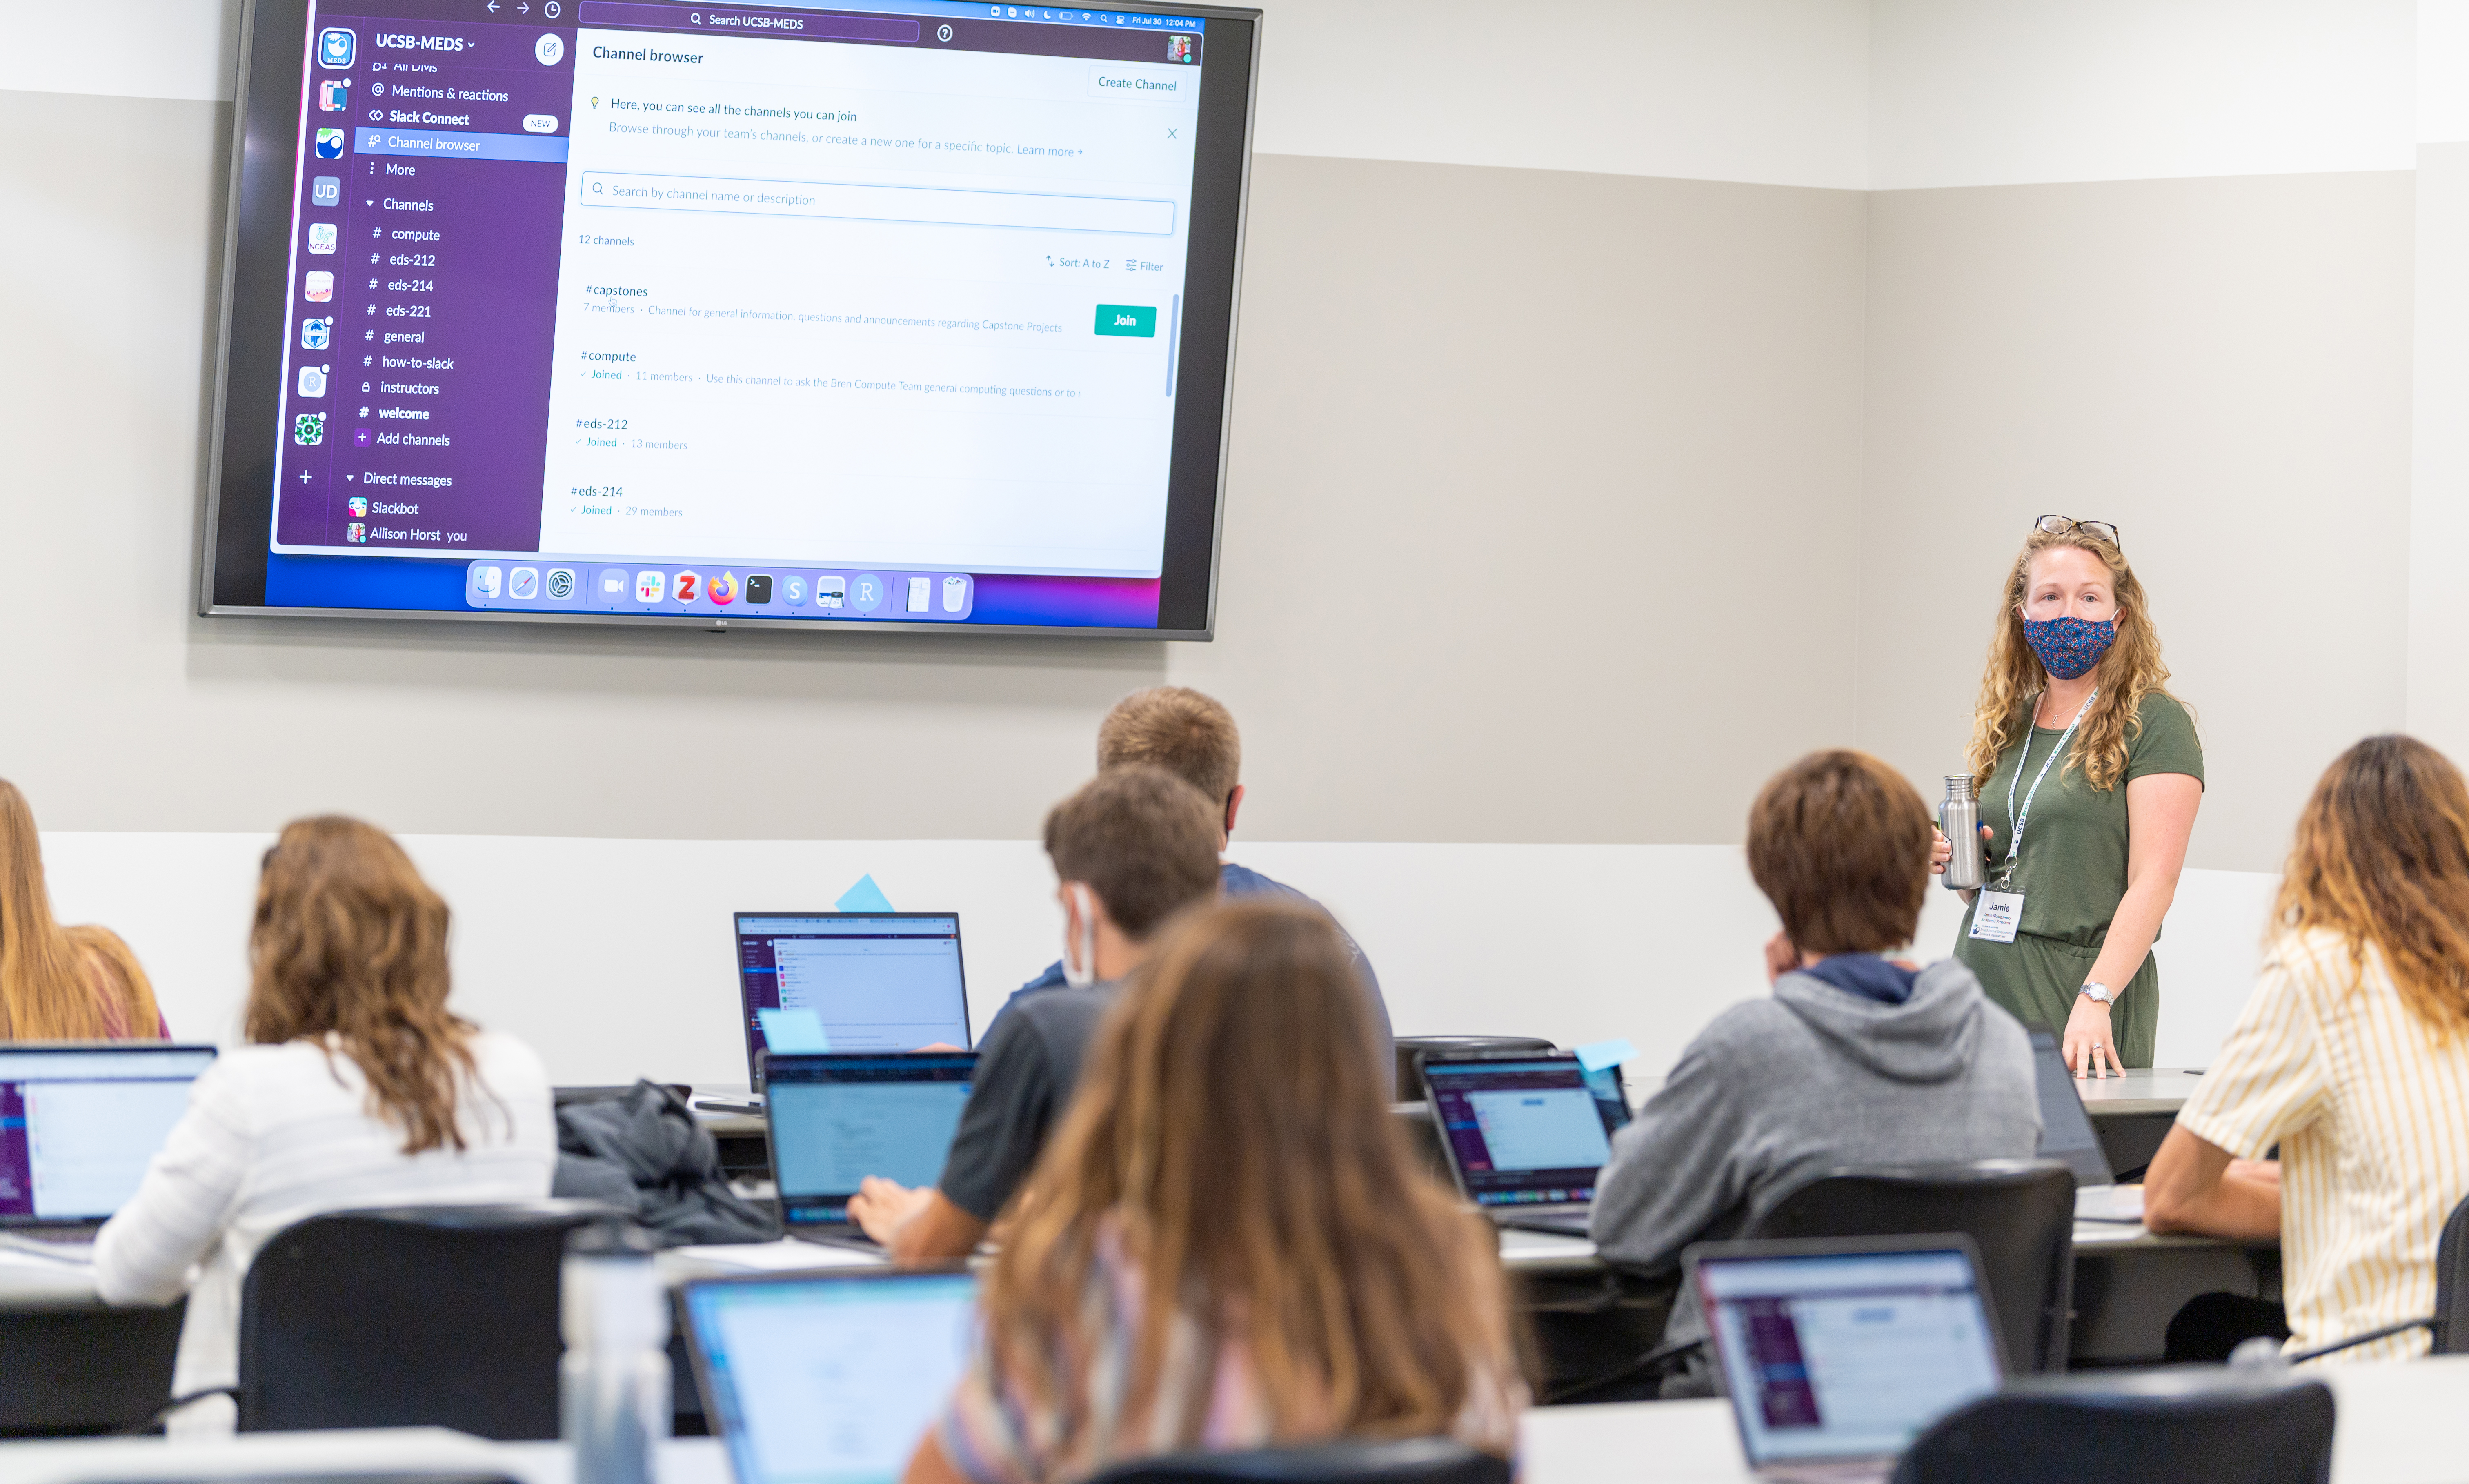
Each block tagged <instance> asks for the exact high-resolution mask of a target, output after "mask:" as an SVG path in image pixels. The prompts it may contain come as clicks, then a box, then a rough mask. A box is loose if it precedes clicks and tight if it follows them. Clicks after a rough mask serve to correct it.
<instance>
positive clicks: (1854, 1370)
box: [1682, 1236, 2005, 1471]
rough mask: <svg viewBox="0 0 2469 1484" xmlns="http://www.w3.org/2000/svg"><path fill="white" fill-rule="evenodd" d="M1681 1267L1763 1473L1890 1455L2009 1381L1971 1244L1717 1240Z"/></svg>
mask: <svg viewBox="0 0 2469 1484" xmlns="http://www.w3.org/2000/svg"><path fill="white" fill-rule="evenodd" d="M1682 1259H1683V1262H1684V1264H1686V1266H1687V1267H1688V1270H1689V1281H1690V1283H1692V1284H1693V1285H1695V1286H1696V1290H1697V1296H1698V1300H1699V1302H1700V1303H1701V1304H1702V1305H1703V1307H1704V1311H1705V1314H1706V1328H1707V1332H1708V1333H1709V1335H1710V1336H1711V1338H1712V1341H1713V1344H1714V1348H1715V1354H1716V1359H1717V1362H1718V1364H1719V1366H1720V1368H1721V1371H1722V1376H1723V1380H1724V1386H1725V1389H1726V1390H1727V1391H1728V1392H1729V1394H1730V1396H1731V1399H1732V1411H1733V1414H1734V1417H1735V1419H1736V1420H1737V1421H1738V1423H1739V1425H1740V1429H1741V1443H1742V1448H1743V1449H1745V1450H1746V1451H1747V1453H1748V1456H1749V1462H1750V1464H1751V1466H1752V1467H1755V1468H1757V1469H1759V1470H1760V1471H1765V1470H1767V1469H1769V1468H1772V1467H1774V1466H1777V1465H1790V1464H1801V1463H1809V1464H1813V1463H1822V1462H1846V1463H1850V1462H1858V1461H1860V1460H1865V1459H1880V1460H1883V1459H1891V1458H1892V1457H1893V1456H1894V1455H1895V1454H1897V1453H1899V1452H1901V1451H1902V1450H1903V1449H1904V1448H1905V1447H1906V1446H1908V1445H1909V1444H1910V1442H1911V1441H1912V1439H1913V1438H1915V1437H1917V1436H1919V1435H1920V1432H1921V1429H1922V1428H1924V1427H1926V1426H1928V1425H1929V1424H1930V1423H1932V1422H1935V1421H1936V1420H1937V1419H1938V1418H1940V1417H1942V1416H1944V1415H1946V1414H1947V1413H1948V1412H1950V1411H1952V1410H1953V1409H1954V1408H1956V1407H1958V1406H1961V1405H1962V1404H1963V1403H1967V1402H1970V1401H1972V1400H1973V1398H1975V1397H1980V1396H1985V1395H1987V1394H1988V1393H1990V1392H1993V1391H1996V1389H1997V1387H1998V1385H1999V1384H2000V1382H2001V1380H2003V1378H2004V1374H2005V1366H2004V1363H2003V1359H2002V1357H2001V1356H2000V1354H1999V1351H1998V1339H1997V1327H1996V1324H1995V1323H1994V1322H1993V1321H1992V1319H1991V1318H1990V1315H1989V1311H1988V1307H1987V1304H1986V1302H1985V1299H1984V1297H1983V1294H1982V1291H1981V1287H1980V1280H1979V1276H1978V1274H1979V1267H1978V1264H1977V1262H1976V1260H1975V1257H1974V1254H1973V1247H1972V1243H1971V1242H1970V1241H1969V1240H1967V1239H1965V1238H1963V1237H1960V1236H1950V1237H1891V1238H1867V1239H1860V1238H1847V1239H1841V1240H1816V1241H1743V1242H1718V1243H1706V1244H1702V1245H1699V1246H1695V1247H1692V1248H1690V1249H1689V1250H1688V1251H1687V1252H1686V1253H1684V1254H1683V1255H1682Z"/></svg>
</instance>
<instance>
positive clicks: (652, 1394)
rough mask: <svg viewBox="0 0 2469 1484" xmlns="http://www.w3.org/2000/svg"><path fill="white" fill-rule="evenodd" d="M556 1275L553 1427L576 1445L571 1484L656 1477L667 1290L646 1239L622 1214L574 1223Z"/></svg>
mask: <svg viewBox="0 0 2469 1484" xmlns="http://www.w3.org/2000/svg"><path fill="white" fill-rule="evenodd" d="M559 1279H560V1281H559V1296H558V1299H559V1303H558V1309H559V1312H558V1324H559V1328H560V1330H562V1331H563V1332H564V1333H565V1360H564V1361H563V1363H562V1364H561V1367H560V1370H559V1393H558V1404H559V1411H560V1414H561V1416H560V1424H561V1425H560V1427H559V1431H560V1432H561V1433H562V1434H563V1435H564V1437H565V1441H566V1442H568V1443H570V1444H572V1445H573V1447H574V1480H575V1484H652V1451H653V1448H654V1446H655V1444H656V1442H657V1441H658V1439H661V1438H665V1437H667V1436H668V1435H669V1410H670V1405H671V1401H672V1399H671V1396H670V1391H669V1386H670V1380H669V1305H668V1293H667V1291H666V1290H665V1289H664V1288H663V1287H662V1286H661V1284H660V1280H659V1276H658V1274H657V1273H656V1272H654V1271H653V1268H652V1239H651V1238H650V1237H649V1236H648V1235H646V1234H645V1233H644V1231H643V1229H642V1228H641V1227H638V1226H636V1225H635V1224H634V1223H632V1222H627V1221H604V1222H598V1223H595V1224H593V1225H590V1226H586V1227H579V1228H577V1229H576V1230H575V1231H574V1232H573V1233H572V1234H571V1235H569V1236H568V1237H567V1238H566V1240H565V1264H564V1266H563V1268H562V1269H561V1270H560V1275H559Z"/></svg>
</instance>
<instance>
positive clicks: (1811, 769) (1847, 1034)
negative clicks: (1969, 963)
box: [1593, 752, 2041, 1396]
mask: <svg viewBox="0 0 2469 1484" xmlns="http://www.w3.org/2000/svg"><path fill="white" fill-rule="evenodd" d="M1932 845H1933V840H1932V837H1931V825H1930V823H1929V816H1928V809H1927V806H1926V805H1924V804H1923V803H1922V802H1921V799H1920V796H1919V795H1918V794H1917V793H1915V792H1913V790H1912V786H1911V784H1909V783H1907V782H1905V781H1904V777H1903V776H1902V775H1901V774H1898V773H1897V772H1895V771H1894V770H1893V769H1892V768H1889V767H1887V766H1886V765H1885V764H1884V763H1882V762H1881V761H1879V760H1878V759H1877V758H1875V757H1871V756H1869V755H1868V754H1865V753H1855V752H1826V753H1812V754H1810V755H1809V756H1807V757H1804V758H1802V759H1801V760H1800V761H1798V762H1796V763H1794V764H1792V765H1791V766H1790V767H1788V768H1787V769H1785V770H1784V771H1783V772H1782V773H1780V774H1778V775H1776V776H1775V777H1774V778H1773V779H1772V780H1771V781H1769V782H1768V783H1767V784H1766V786H1765V790H1764V791H1763V792H1761V793H1760V794H1759V795H1758V800H1757V803H1756V804H1755V805H1754V806H1752V807H1751V809H1750V810H1749V840H1748V855H1749V874H1750V875H1751V876H1752V877H1754V878H1755V879H1756V881H1757V884H1758V889H1759V890H1760V891H1762V892H1764V893H1765V894H1766V899H1767V900H1768V901H1770V902H1772V903H1773V904H1774V908H1775V912H1776V913H1777V915H1778V916H1781V917H1782V918H1783V932H1782V933H1780V934H1778V935H1777V936H1776V937H1775V939H1773V940H1772V941H1771V942H1769V943H1767V944H1766V976H1767V978H1768V979H1769V980H1770V981H1771V982H1772V983H1773V985H1774V994H1773V997H1772V998H1770V999H1765V1000H1751V1001H1749V1002H1747V1003H1745V1004H1742V1005H1735V1006H1733V1007H1732V1008H1731V1009H1727V1010H1725V1011H1724V1012H1723V1013H1722V1014H1720V1015H1718V1016H1716V1017H1715V1023H1714V1024H1713V1025H1710V1026H1708V1027H1707V1028H1706V1030H1705V1031H1704V1032H1702V1033H1700V1034H1699V1035H1698V1037H1697V1038H1696V1040H1695V1041H1692V1042H1691V1043H1690V1044H1689V1049H1688V1050H1687V1051H1685V1052H1683V1053H1681V1055H1680V1062H1679V1064H1678V1065H1677V1066H1675V1067H1673V1069H1672V1076H1671V1078H1669V1079H1668V1080H1667V1081H1666V1082H1665V1083H1664V1085H1663V1088H1662V1090H1661V1091H1659V1092H1657V1093H1656V1094H1655V1095H1654V1096H1653V1097H1651V1098H1650V1099H1648V1100H1647V1102H1646V1105H1645V1107H1643V1108H1642V1109H1640V1110H1639V1112H1638V1116H1637V1119H1636V1121H1635V1122H1633V1123H1631V1124H1630V1125H1628V1126H1627V1128H1624V1129H1622V1130H1621V1131H1620V1133H1619V1135H1618V1136H1617V1137H1615V1138H1614V1139H1613V1140H1612V1155H1611V1162H1610V1163H1609V1164H1607V1165H1606V1166H1604V1172H1603V1176H1602V1178H1601V1179H1600V1180H1599V1181H1598V1182H1597V1184H1596V1190H1595V1206H1594V1219H1593V1236H1594V1239H1595V1243H1596V1245H1597V1246H1598V1247H1599V1248H1600V1249H1601V1250H1602V1252H1603V1255H1604V1258H1606V1259H1607V1260H1609V1261H1611V1262H1614V1263H1618V1264H1622V1265H1624V1266H1627V1267H1635V1268H1643V1269H1650V1270H1651V1269H1657V1268H1669V1267H1671V1266H1672V1265H1673V1264H1674V1263H1676V1262H1677V1261H1678V1259H1679V1256H1680V1250H1681V1249H1682V1248H1683V1247H1686V1246H1688V1245H1689V1244H1690V1243H1692V1242H1696V1241H1720V1240H1722V1239H1724V1238H1728V1237H1732V1236H1736V1235H1738V1234H1739V1233H1740V1231H1741V1230H1742V1228H1743V1227H1744V1226H1745V1225H1747V1223H1748V1219H1749V1217H1750V1215H1751V1214H1752V1213H1753V1212H1756V1211H1760V1210H1763V1209H1765V1207H1766V1206H1768V1205H1771V1204H1772V1203H1773V1202H1774V1201H1775V1200H1776V1199H1777V1198H1778V1197H1780V1196H1782V1195H1783V1194H1786V1193H1787V1192H1788V1191H1789V1190H1791V1189H1792V1188H1793V1187H1794V1186H1797V1185H1800V1184H1802V1183H1803V1182H1805V1181H1807V1180H1808V1179H1810V1178H1811V1176H1813V1175H1815V1174H1817V1173H1818V1172H1819V1171H1823V1170H1826V1169H1828V1168H1830V1167H1833V1166H1837V1165H1900V1164H1936V1163H1944V1162H1950V1161H1959V1160H1973V1159H1999V1158H2027V1157H2029V1156H2030V1155H2031V1154H2032V1153H2033V1151H2034V1150H2035V1149H2036V1148H2038V1146H2039V1143H2040V1136H2041V1114H2040V1106H2039V1103H2038V1101H2037V1098H2036V1095H2035V1092H2034V1086H2033V1072H2032V1046H2031V1041H2030V1039H2029V1038H2028V1037H2027V1035H2026V1034H2025V1032H2024V1030H2023V1028H2022V1026H2021V1025H2020V1024H2019V1023H2018V1022H2017V1021H2016V1020H2015V1018H2014V1017H2013V1016H2011V1015H2009V1014H2007V1013H2006V1012H2005V1011H2004V1010H2002V1009H1998V1008H1997V1007H1996V1006H1995V1005H1992V1004H1991V1003H1990V1002H1989V1000H1988V998H1987V997H1986V996H1985V995H1983V994H1982V993H1981V990H1980V983H1979V981H1978V980H1976V979H1974V978H1973V975H1972V970H1970V969H1968V968H1966V967H1964V966H1963V965H1962V964H1961V963H1960V962H1956V961H1955V960H1952V959H1945V960H1941V961H1939V962H1936V963H1933V964H1931V965H1929V966H1928V967H1927V968H1926V969H1923V968H1916V967H1914V966H1913V965H1912V964H1911V963H1909V962H1904V961H1901V960H1896V959H1889V958H1887V957H1885V955H1886V954H1887V953H1889V952H1891V951H1893V950H1895V949H1897V948H1900V947H1903V946H1904V945H1905V944H1907V943H1909V942H1910V941H1911V940H1912V936H1913V934H1914V933H1915V932H1916V931H1917V930H1918V928H1919V925H1920V915H1921V906H1922V904H1923V902H1924V901H1926V900H1927V894H1928V890H1929V881H1930V876H1929V852H1930V848H1931V846H1932ZM1705 1333H1706V1332H1705V1322H1704V1319H1703V1317H1702V1315H1700V1313H1699V1312H1698V1308H1697V1302H1696V1295H1695V1294H1694V1293H1691V1292H1688V1291H1685V1290H1684V1291H1683V1292H1682V1294H1681V1295H1680V1299H1679V1301H1678V1303H1677V1304H1676V1305H1675V1307H1674V1308H1673V1315H1672V1319H1671V1322H1670V1324H1669V1325H1667V1326H1666V1328H1665V1331H1664V1338H1665V1340H1666V1341H1667V1342H1668V1341H1673V1340H1684V1339H1696V1338H1701V1337H1703V1335H1704V1334H1705ZM1709 1380H1710V1378H1709V1376H1708V1373H1707V1372H1706V1370H1705V1368H1704V1366H1703V1364H1702V1363H1694V1364H1693V1365H1692V1366H1691V1368H1690V1372H1689V1374H1687V1375H1685V1376H1682V1377H1675V1378H1673V1381H1672V1382H1670V1383H1667V1384H1666V1386H1665V1388H1664V1394H1665V1395H1666V1396H1672V1395H1690V1394H1699V1395H1702V1394H1705V1393H1706V1392H1707V1391H1708V1390H1709V1389H1710V1387H1709Z"/></svg>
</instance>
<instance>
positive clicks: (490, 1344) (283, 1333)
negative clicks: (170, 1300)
mask: <svg viewBox="0 0 2469 1484" xmlns="http://www.w3.org/2000/svg"><path fill="white" fill-rule="evenodd" d="M623 1215H624V1213H622V1212H620V1211H618V1210H617V1209H616V1208H614V1207H612V1206H607V1205H603V1204H601V1203H600V1202H597V1201H588V1200H535V1201H524V1202H520V1203H516V1204H510V1205H500V1206H398V1207H390V1208H387V1209H383V1210H376V1211H342V1212H335V1213H334V1214H332V1215H328V1216H319V1217H310V1218H309V1219H307V1220H305V1221H302V1222H300V1223H298V1224H297V1225H293V1226H288V1227H286V1228H284V1229H283V1230H282V1231H280V1232H277V1233H276V1234H275V1235H274V1238H273V1240H272V1241H268V1242H267V1243H266V1244H265V1247H264V1248H262V1249H260V1251H259V1252H258V1254H257V1261H256V1262H254V1263H252V1264H249V1269H248V1278H247V1281H246V1282H245V1283H244V1284H243V1285H242V1288H241V1301H240V1389H239V1402H240V1427H241V1430H242V1432H288V1431H295V1430H300V1429H306V1428H312V1427H413V1426H439V1427H453V1428H456V1429H458V1430H460V1431H463V1432H470V1433H476V1434H478V1435H479V1436H481V1437H484V1438H497V1439H502V1440H507V1441H518V1440H527V1439H542V1438H554V1437H556V1436H557V1434H558V1401H557V1398H558V1357H559V1356H561V1355H562V1354H563V1353H564V1349H565V1344H564V1341H563V1339H562V1338H561V1336H560V1335H559V1333H558V1323H557V1316H558V1273H559V1267H560V1264H561V1263H562V1262H563V1260H564V1258H565V1236H566V1233H567V1232H569V1231H572V1230H573V1229H574V1228H575V1227H578V1226H581V1225H584V1224H586V1223H588V1222H591V1221H600V1220H611V1219H617V1218H620V1217H623Z"/></svg>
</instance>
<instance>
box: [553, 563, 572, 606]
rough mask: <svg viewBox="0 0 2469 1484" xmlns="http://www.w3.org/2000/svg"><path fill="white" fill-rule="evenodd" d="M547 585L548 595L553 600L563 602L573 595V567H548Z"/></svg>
mask: <svg viewBox="0 0 2469 1484" xmlns="http://www.w3.org/2000/svg"><path fill="white" fill-rule="evenodd" d="M547 587H548V595H549V597H550V599H551V600H553V601H557V602H563V601H565V599H567V598H570V597H572V596H574V568H571V567H552V568H549V570H548V584H547Z"/></svg>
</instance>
